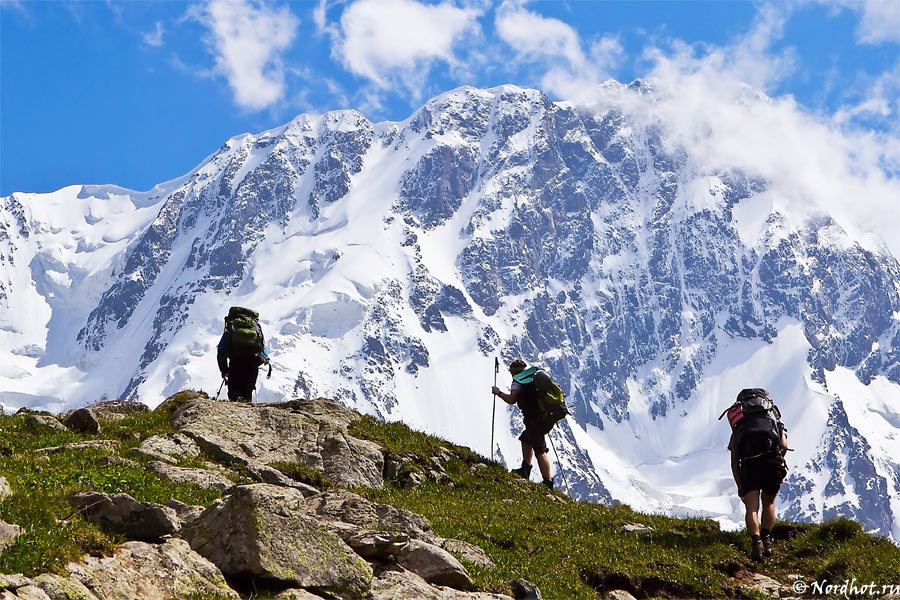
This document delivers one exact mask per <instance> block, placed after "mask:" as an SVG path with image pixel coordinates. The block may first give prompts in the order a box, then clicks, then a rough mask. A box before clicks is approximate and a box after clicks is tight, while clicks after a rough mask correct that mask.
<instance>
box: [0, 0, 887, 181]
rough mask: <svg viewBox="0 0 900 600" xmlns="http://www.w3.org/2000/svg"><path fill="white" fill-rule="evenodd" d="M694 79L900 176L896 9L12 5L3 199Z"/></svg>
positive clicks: (1, 113)
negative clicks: (500, 96)
mask: <svg viewBox="0 0 900 600" xmlns="http://www.w3.org/2000/svg"><path fill="white" fill-rule="evenodd" d="M697 73H702V74H703V75H704V77H705V78H706V79H705V80H706V81H707V82H708V83H707V85H709V86H711V88H710V89H713V87H715V86H716V85H717V82H718V81H729V82H734V81H739V82H744V83H747V84H749V85H751V86H753V87H754V88H756V89H759V90H760V91H763V92H765V93H766V94H768V95H769V96H770V97H772V98H774V99H777V100H784V99H787V100H789V101H793V103H794V104H796V107H795V110H796V111H798V112H799V113H802V114H804V115H806V116H809V117H812V118H814V119H817V120H818V121H820V122H822V123H824V124H825V125H826V126H827V127H830V128H832V129H834V130H839V131H845V132H848V135H856V136H863V137H865V136H868V137H866V139H875V140H876V143H877V147H876V148H875V149H874V150H873V154H874V155H876V158H875V159H873V160H875V161H876V162H877V163H878V164H880V165H881V167H882V168H883V170H884V172H885V173H886V174H887V176H890V177H895V176H896V174H897V173H898V172H900V170H898V166H900V141H898V140H900V125H898V123H900V0H853V1H849V0H836V1H831V2H820V1H816V0H806V1H803V2H793V3H786V2H778V3H775V4H767V3H751V2H730V1H721V2H718V1H705V2H688V1H683V2H666V1H653V2H651V1H643V2H619V1H613V2H586V1H582V2H521V1H510V0H500V1H495V2H491V1H488V0H456V1H451V0H446V1H444V2H439V3H438V2H418V1H415V0H352V1H351V0H345V1H337V0H332V1H324V0H323V1H317V2H291V3H285V2H258V1H251V0H235V1H230V2H221V1H219V0H213V1H210V2H197V3H183V2H151V1H144V2H112V1H110V2H100V1H93V2H24V1H18V0H0V194H2V195H6V194H9V193H12V192H14V191H29V192H47V191H52V190H55V189H58V188H60V187H63V186H66V185H71V184H84V183H114V184H118V185H122V186H124V187H128V188H132V189H137V190H146V189H148V188H150V187H152V186H153V185H154V184H156V183H159V182H162V181H166V180H168V179H172V178H175V177H178V176H180V175H182V174H184V173H186V172H188V171H190V170H191V169H192V168H193V167H195V166H196V165H197V164H198V163H199V162H200V161H201V160H202V159H203V158H204V157H205V156H207V155H209V154H211V153H212V152H214V151H215V150H216V149H217V148H218V147H219V146H221V145H222V143H223V142H224V141H225V140H226V139H228V138H229V137H232V136H234V135H237V134H239V133H243V132H247V131H250V132H258V131H262V130H265V129H268V128H271V127H274V126H277V125H280V124H283V123H285V122H286V121H288V120H290V119H291V118H292V117H294V116H295V115H297V114H299V113H302V112H324V111H327V110H331V109H339V108H356V109H359V110H361V111H362V112H363V113H364V114H366V115H367V116H368V117H369V118H370V119H372V120H374V121H380V120H386V119H390V120H401V119H404V118H406V117H407V116H409V114H410V113H411V112H412V111H413V110H415V108H417V107H418V106H420V105H421V104H422V103H423V102H424V101H425V100H427V99H428V98H429V97H431V96H433V95H436V94H438V93H440V92H442V91H446V90H448V89H452V88H455V87H458V86H460V85H474V86H479V87H489V86H493V85H498V84H503V83H514V84H518V85H522V86H528V87H535V88H539V89H542V90H544V91H545V92H547V93H548V94H549V95H550V96H551V97H552V98H554V99H572V100H577V99H578V98H579V97H580V96H582V95H583V94H585V93H587V91H588V90H590V88H591V86H594V85H596V84H597V83H599V82H601V81H604V80H606V79H608V78H614V79H617V80H619V81H622V82H628V81H631V80H633V79H635V78H637V77H645V78H653V79H661V80H665V81H668V82H669V84H670V85H672V86H673V88H674V89H678V86H679V82H680V81H682V79H683V78H685V77H690V76H693V75H696V74H697ZM859 139H862V138H859Z"/></svg>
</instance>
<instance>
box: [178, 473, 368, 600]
mask: <svg viewBox="0 0 900 600" xmlns="http://www.w3.org/2000/svg"><path fill="white" fill-rule="evenodd" d="M182 535H183V536H184V538H185V539H187V540H189V541H190V544H191V547H192V548H193V549H194V550H196V551H197V552H199V553H200V554H202V555H203V556H205V557H206V558H208V559H209V560H211V561H212V562H213V563H215V564H216V565H217V566H218V567H219V568H220V569H221V570H222V572H223V573H225V574H226V575H233V576H251V577H257V578H261V579H265V580H272V581H277V582H279V583H281V584H284V585H288V586H298V587H303V588H307V589H315V590H320V591H323V592H329V593H333V594H338V595H342V596H347V597H354V598H359V597H362V596H363V595H364V594H365V593H366V592H367V591H368V589H369V585H370V583H371V580H372V568H371V567H370V566H369V565H368V563H366V562H365V561H364V560H363V559H362V558H361V557H359V556H358V555H357V554H356V553H354V552H353V550H351V549H350V547H349V546H347V545H346V544H345V543H344V542H343V541H342V540H341V539H340V538H339V537H338V536H337V535H335V534H334V533H332V532H331V531H330V530H329V529H328V527H326V526H325V525H324V524H323V523H322V522H321V521H320V520H319V519H317V518H315V517H314V516H312V515H311V514H310V512H309V510H308V509H307V506H306V500H305V498H304V497H303V494H302V493H300V492H299V491H298V490H294V489H292V488H283V487H278V486H273V485H269V484H264V483H260V484H254V485H246V486H238V487H236V488H234V490H233V491H232V493H231V494H230V495H229V496H228V497H226V498H224V499H222V500H220V501H217V502H215V503H214V504H213V505H212V506H210V507H209V508H208V509H206V510H205V511H203V513H202V514H201V515H200V516H199V517H198V518H197V519H195V520H194V521H192V522H191V523H189V524H187V525H186V526H185V528H184V531H183V532H182Z"/></svg>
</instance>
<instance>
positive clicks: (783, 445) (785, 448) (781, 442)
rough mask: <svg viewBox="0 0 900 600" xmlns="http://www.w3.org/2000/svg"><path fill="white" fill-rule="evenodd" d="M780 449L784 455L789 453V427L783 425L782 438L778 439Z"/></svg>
mask: <svg viewBox="0 0 900 600" xmlns="http://www.w3.org/2000/svg"><path fill="white" fill-rule="evenodd" d="M778 451H779V452H781V455H782V456H784V455H785V454H787V451H788V441H787V429H785V428H784V426H783V425H782V427H781V439H780V440H779V441H778Z"/></svg>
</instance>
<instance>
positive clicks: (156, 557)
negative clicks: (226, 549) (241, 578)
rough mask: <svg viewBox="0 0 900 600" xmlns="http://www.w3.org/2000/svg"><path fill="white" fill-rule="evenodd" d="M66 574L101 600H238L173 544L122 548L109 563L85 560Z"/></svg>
mask: <svg viewBox="0 0 900 600" xmlns="http://www.w3.org/2000/svg"><path fill="white" fill-rule="evenodd" d="M66 570H67V571H69V573H70V574H71V576H70V579H71V580H72V581H73V582H78V583H80V584H82V585H83V586H84V587H87V588H89V589H90V590H91V591H93V593H94V595H96V596H97V597H98V598H101V599H103V600H112V599H121V600H124V599H128V600H136V599H138V598H139V599H140V600H173V599H178V600H189V599H192V598H217V599H221V600H239V596H238V594H237V593H236V592H235V591H234V590H232V589H231V588H230V587H228V584H227V583H226V581H225V578H224V577H222V573H221V571H219V569H217V568H216V566H215V565H213V564H212V563H210V562H209V561H208V560H206V559H205V558H203V557H202V556H200V555H199V554H197V553H196V552H194V551H192V550H191V548H190V546H189V545H188V543H187V542H185V541H184V540H179V539H169V540H166V541H165V542H164V543H162V544H147V543H145V542H127V543H125V544H122V545H121V546H119V547H118V548H117V549H116V552H115V554H114V555H113V556H111V557H104V558H97V557H94V556H86V557H83V558H81V559H80V560H79V561H78V562H75V563H70V564H69V565H67V566H66ZM75 597H77V596H70V598H75ZM67 600H68V599H67Z"/></svg>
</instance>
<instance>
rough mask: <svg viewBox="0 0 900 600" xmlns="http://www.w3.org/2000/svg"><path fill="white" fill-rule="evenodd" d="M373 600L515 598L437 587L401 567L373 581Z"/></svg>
mask: <svg viewBox="0 0 900 600" xmlns="http://www.w3.org/2000/svg"><path fill="white" fill-rule="evenodd" d="M371 599H372V600H513V599H512V598H511V597H509V596H504V595H502V594H486V593H481V592H461V591H458V590H454V589H452V588H446V587H435V586H433V585H430V584H429V583H428V582H427V581H425V580H424V579H422V578H421V577H419V576H418V575H416V574H415V573H411V572H409V571H407V570H405V569H401V568H399V567H394V568H389V569H386V570H385V571H383V572H381V573H379V574H378V576H377V577H376V578H375V579H374V580H373V581H372V591H371Z"/></svg>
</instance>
